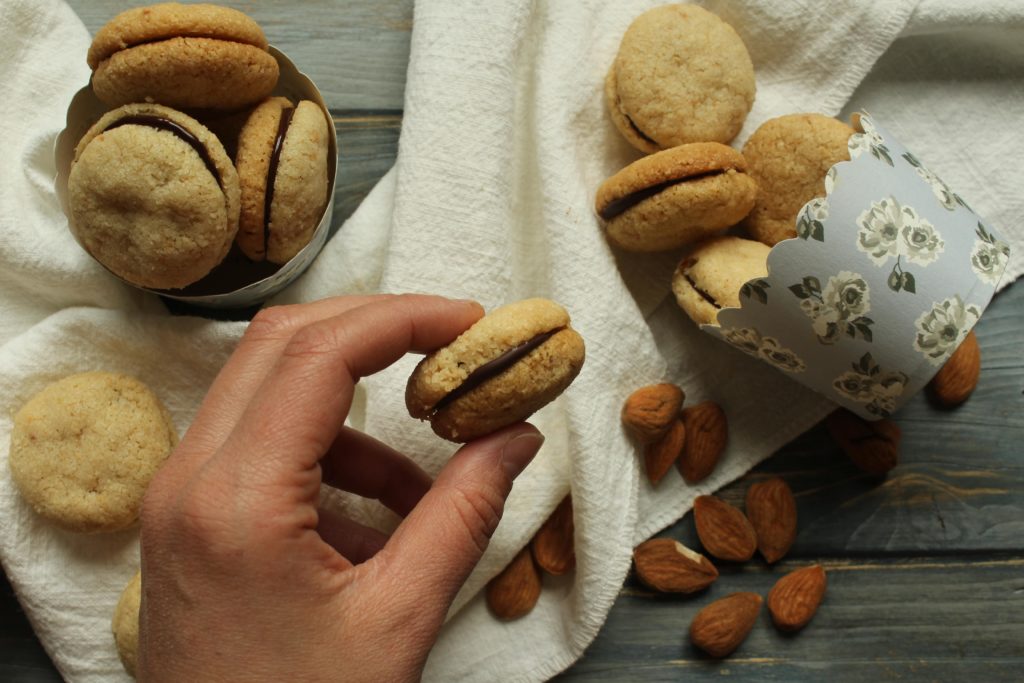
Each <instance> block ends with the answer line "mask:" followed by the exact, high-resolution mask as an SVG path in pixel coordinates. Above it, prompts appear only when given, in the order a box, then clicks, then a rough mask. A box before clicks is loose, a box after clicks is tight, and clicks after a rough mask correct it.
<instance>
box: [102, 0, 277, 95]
mask: <svg viewBox="0 0 1024 683" xmlns="http://www.w3.org/2000/svg"><path fill="white" fill-rule="evenodd" d="M267 47H268V46H267V38H266V36H265V35H264V34H263V30H262V29H261V28H260V27H259V26H258V25H257V24H256V22H255V21H253V20H252V19H250V18H249V17H247V16H246V15H244V14H242V13H241V12H239V11H238V10H234V9H231V8H229V7H219V6H217V5H181V4H178V3H173V2H169V3H162V4H158V5H151V6H149V7H137V8H135V9H130V10H127V11H126V12H122V13H121V14H118V15H117V16H116V17H114V18H113V19H111V20H110V21H109V22H107V24H106V25H105V26H103V28H101V29H100V30H99V31H97V33H96V37H95V38H94V39H93V41H92V46H91V47H90V48H89V54H88V57H87V61H88V63H89V68H90V69H92V70H93V77H92V87H93V90H94V91H95V93H96V96H97V97H99V98H100V99H101V100H102V101H103V102H105V103H106V104H108V105H111V106H118V105H121V104H128V103H129V102H158V103H160V104H166V105H168V106H172V107H180V108H184V109H199V108H202V109H237V108H240V107H244V106H246V105H249V104H252V103H254V102H258V101H260V100H261V99H263V98H264V97H266V96H267V95H269V94H270V92H271V91H272V90H273V89H274V86H275V85H277V79H278V76H279V75H280V70H279V67H278V65H277V60H275V59H274V58H273V57H272V56H271V55H270V53H269V52H268V51H267Z"/></svg>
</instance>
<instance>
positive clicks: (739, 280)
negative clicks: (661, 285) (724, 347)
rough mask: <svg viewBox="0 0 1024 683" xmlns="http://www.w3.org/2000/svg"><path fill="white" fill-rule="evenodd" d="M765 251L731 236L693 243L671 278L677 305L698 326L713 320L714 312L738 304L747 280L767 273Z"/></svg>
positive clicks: (714, 317) (716, 315) (761, 247)
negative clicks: (741, 290)
mask: <svg viewBox="0 0 1024 683" xmlns="http://www.w3.org/2000/svg"><path fill="white" fill-rule="evenodd" d="M769 251H771V249H770V248H769V247H767V246H765V245H764V244H761V243H760V242H754V241H753V240H745V239H742V238H739V237H731V236H723V237H713V238H712V239H709V240H707V241H705V242H701V243H700V244H696V245H694V246H693V248H692V249H690V251H689V252H688V253H687V254H686V255H685V256H684V257H683V260H682V261H681V262H680V263H679V267H678V268H676V272H675V275H674V276H673V277H672V292H673V293H674V294H675V295H676V301H677V302H678V303H679V307H680V308H682V309H683V310H684V311H686V314H687V315H688V316H690V318H692V319H693V321H694V322H695V323H697V324H698V325H704V324H714V323H716V322H717V321H718V311H720V310H721V309H723V308H737V307H739V305H740V288H741V287H743V285H744V283H746V282H747V280H752V279H754V278H758V277H764V276H765V275H767V274H768V252H769Z"/></svg>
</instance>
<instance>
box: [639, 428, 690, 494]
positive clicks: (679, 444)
mask: <svg viewBox="0 0 1024 683" xmlns="http://www.w3.org/2000/svg"><path fill="white" fill-rule="evenodd" d="M685 445H686V427H685V426H684V425H683V421H682V420H680V419H679V418H678V417H676V418H673V420H672V424H671V426H670V427H669V430H668V432H667V433H666V434H665V435H664V436H662V437H661V438H660V439H658V440H657V441H655V442H654V443H649V444H647V445H646V446H644V466H645V468H646V470H647V479H648V480H650V482H651V484H652V485H657V484H658V482H659V481H661V480H662V478H663V477H664V476H665V475H666V474H668V471H669V470H670V469H672V465H673V464H674V463H675V462H676V461H678V459H679V457H680V454H681V453H682V452H683V448H684V447H685Z"/></svg>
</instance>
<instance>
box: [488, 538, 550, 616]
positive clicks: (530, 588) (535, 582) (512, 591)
mask: <svg viewBox="0 0 1024 683" xmlns="http://www.w3.org/2000/svg"><path fill="white" fill-rule="evenodd" d="M539 597H540V573H539V572H538V571H537V567H536V566H535V565H534V564H533V555H532V554H531V553H530V549H529V548H523V549H522V550H520V551H519V554H518V555H516V556H515V558H513V559H512V561H511V562H510V563H509V565H508V566H507V567H505V569H504V570H503V571H502V572H501V573H500V574H498V575H497V576H495V577H494V578H493V579H491V582H490V583H488V584H487V606H488V607H490V608H491V611H492V612H493V613H494V616H496V617H498V618H499V619H506V620H507V619H518V618H519V617H521V616H523V615H526V614H529V613H530V610H532V609H533V606H534V605H536V604H537V599H538V598H539Z"/></svg>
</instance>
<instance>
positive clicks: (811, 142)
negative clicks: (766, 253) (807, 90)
mask: <svg viewBox="0 0 1024 683" xmlns="http://www.w3.org/2000/svg"><path fill="white" fill-rule="evenodd" d="M853 133H854V130H853V129H852V128H850V127H849V126H848V125H846V124H845V123H843V122H842V121H837V120H836V119H834V118H832V117H830V116H822V115H821V114H789V115H787V116H780V117H778V118H775V119H770V120H768V121H765V122H764V123H763V124H761V126H760V127H759V128H758V129H757V130H756V131H754V134H753V135H751V136H750V139H748V140H747V144H745V145H744V146H743V156H744V157H746V159H747V166H748V168H747V172H748V173H750V175H751V176H753V177H754V180H756V181H757V202H756V203H755V204H754V208H753V210H752V211H751V212H750V215H748V216H747V218H746V220H744V221H743V226H744V228H746V230H747V232H748V233H750V236H751V237H753V238H754V239H756V240H758V241H761V242H764V243H765V244H767V245H768V246H774V245H775V244H777V243H778V242H781V241H782V240H784V239H789V238H791V237H796V216H797V214H798V213H799V212H800V209H801V208H802V207H803V205H804V204H806V203H807V202H808V201H810V200H811V199H813V198H814V197H823V196H825V174H826V173H827V172H828V169H829V168H831V167H832V166H833V165H835V164H837V163H839V162H840V161H848V160H849V159H850V152H849V149H848V148H847V146H846V143H847V141H848V140H849V139H850V136H851V135H853Z"/></svg>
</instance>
